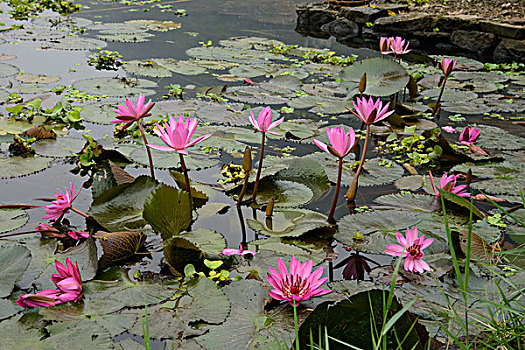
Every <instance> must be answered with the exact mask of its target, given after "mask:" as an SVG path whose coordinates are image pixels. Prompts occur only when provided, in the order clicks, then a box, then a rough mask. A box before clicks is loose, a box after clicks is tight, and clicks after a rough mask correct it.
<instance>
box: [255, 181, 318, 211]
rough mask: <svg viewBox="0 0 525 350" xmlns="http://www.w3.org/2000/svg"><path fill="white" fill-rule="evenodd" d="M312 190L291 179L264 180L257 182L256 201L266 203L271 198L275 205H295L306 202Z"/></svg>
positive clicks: (309, 198)
mask: <svg viewBox="0 0 525 350" xmlns="http://www.w3.org/2000/svg"><path fill="white" fill-rule="evenodd" d="M313 195H314V194H313V192H312V190H310V189H309V188H308V186H305V185H303V184H301V183H299V182H293V181H284V180H276V181H264V182H261V183H260V184H259V190H258V191H257V197H256V202H258V203H268V201H269V200H270V199H271V198H273V199H274V201H275V202H274V203H275V206H276V207H297V206H300V205H303V204H306V203H308V202H309V201H310V200H311V199H312V197H313Z"/></svg>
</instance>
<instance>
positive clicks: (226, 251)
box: [221, 243, 257, 256]
mask: <svg viewBox="0 0 525 350" xmlns="http://www.w3.org/2000/svg"><path fill="white" fill-rule="evenodd" d="M221 254H222V255H240V256H245V255H246V254H251V255H255V254H257V252H255V251H253V250H248V249H244V247H243V246H242V243H239V249H234V248H225V249H223V250H222V252H221Z"/></svg>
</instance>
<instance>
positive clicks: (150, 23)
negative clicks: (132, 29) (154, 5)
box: [125, 19, 180, 32]
mask: <svg viewBox="0 0 525 350" xmlns="http://www.w3.org/2000/svg"><path fill="white" fill-rule="evenodd" d="M125 24H127V25H132V26H134V25H138V26H141V27H145V28H146V29H148V30H152V31H156V32H167V31H170V30H175V29H179V28H180V23H174V22H172V21H156V20H152V19H134V20H129V21H126V22H125Z"/></svg>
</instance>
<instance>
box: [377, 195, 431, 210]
mask: <svg viewBox="0 0 525 350" xmlns="http://www.w3.org/2000/svg"><path fill="white" fill-rule="evenodd" d="M374 202H376V203H379V204H383V205H387V206H390V207H392V208H397V209H404V210H413V211H423V212H428V213H432V212H434V211H439V210H441V200H439V199H438V198H437V197H436V196H432V195H424V194H414V193H395V194H387V195H383V196H380V197H378V198H376V199H374Z"/></svg>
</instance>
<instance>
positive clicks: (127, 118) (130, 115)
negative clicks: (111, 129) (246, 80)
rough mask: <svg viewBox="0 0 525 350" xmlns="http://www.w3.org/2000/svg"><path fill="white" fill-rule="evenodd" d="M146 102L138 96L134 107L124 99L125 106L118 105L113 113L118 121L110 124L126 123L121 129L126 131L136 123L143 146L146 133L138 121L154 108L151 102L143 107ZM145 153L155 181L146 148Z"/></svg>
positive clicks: (148, 150) (150, 159)
mask: <svg viewBox="0 0 525 350" xmlns="http://www.w3.org/2000/svg"><path fill="white" fill-rule="evenodd" d="M145 100H146V96H145V95H142V94H139V97H138V98H137V102H136V105H134V104H133V102H131V100H130V99H128V98H127V99H126V102H125V103H126V106H123V105H118V106H117V109H116V110H114V111H113V112H115V113H117V114H118V119H116V120H112V121H111V122H112V123H126V124H125V125H124V127H123V129H127V128H128V127H129V126H130V125H131V124H133V122H137V126H138V127H139V130H140V133H141V135H142V140H143V141H144V144H145V145H147V144H148V140H147V139H146V133H145V132H144V129H143V128H142V123H141V122H140V119H142V118H144V117H148V116H150V115H151V113H149V111H151V109H152V108H153V106H155V103H152V102H151V100H149V101H148V103H146V105H144V101H145ZM146 153H147V154H148V161H149V169H150V173H151V177H152V178H154V179H155V171H154V170H153V159H152V158H151V151H150V149H149V148H148V147H146Z"/></svg>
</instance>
